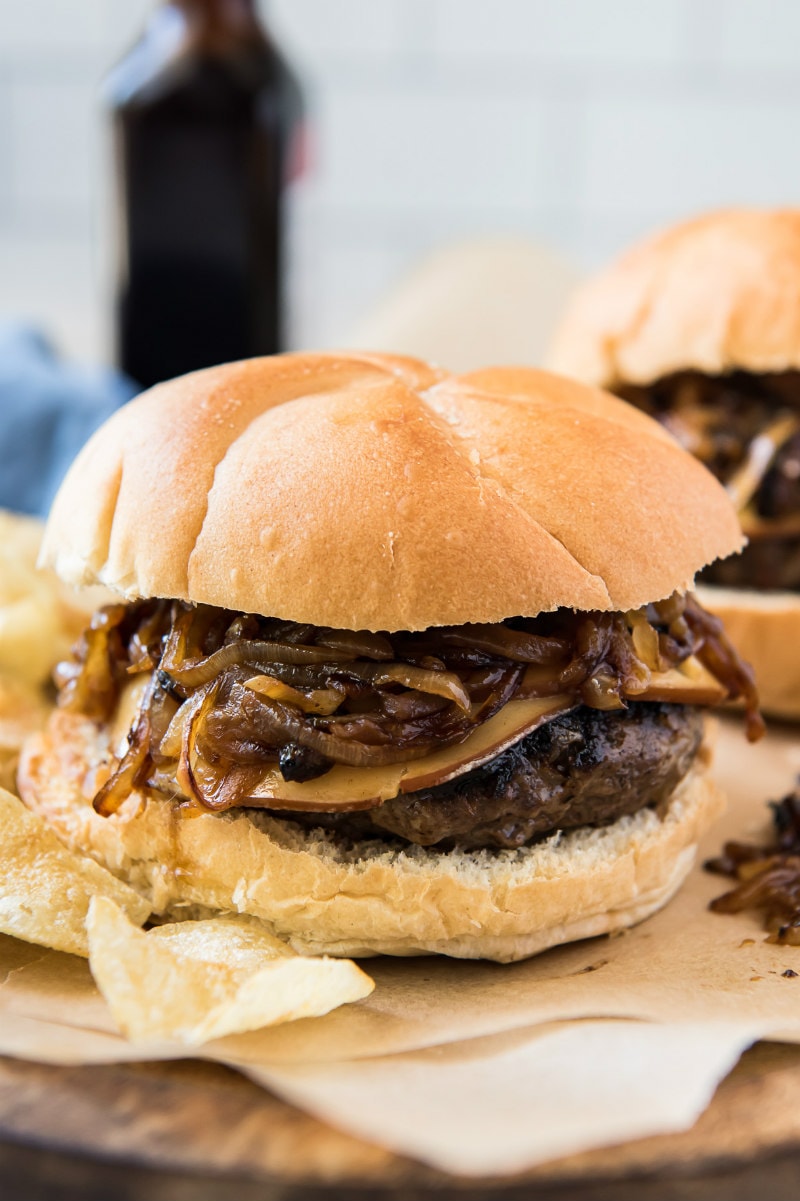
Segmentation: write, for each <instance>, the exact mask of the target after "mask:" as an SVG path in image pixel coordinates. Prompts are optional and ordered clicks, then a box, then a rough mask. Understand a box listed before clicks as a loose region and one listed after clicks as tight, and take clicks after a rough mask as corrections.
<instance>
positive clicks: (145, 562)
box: [43, 354, 742, 630]
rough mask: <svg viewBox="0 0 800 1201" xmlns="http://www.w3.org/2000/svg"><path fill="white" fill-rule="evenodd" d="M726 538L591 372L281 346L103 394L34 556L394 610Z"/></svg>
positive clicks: (240, 606)
mask: <svg viewBox="0 0 800 1201" xmlns="http://www.w3.org/2000/svg"><path fill="white" fill-rule="evenodd" d="M741 545H742V536H741V532H740V529H739V525H738V522H737V520H736V516H735V513H734V509H733V506H732V505H731V503H730V501H729V500H728V498H727V496H726V494H725V492H724V490H723V489H722V487H721V486H720V485H719V484H718V483H717V482H716V481H715V480H714V479H713V478H712V476H711V475H710V474H709V473H708V472H707V471H706V470H705V469H704V468H703V467H701V466H700V464H699V463H698V462H696V460H694V459H693V458H692V457H691V456H690V455H688V454H687V453H685V452H684V451H683V450H681V449H680V448H679V447H678V446H677V445H676V444H675V442H673V440H672V439H671V438H670V437H669V435H668V434H666V433H665V432H664V431H663V430H662V429H661V428H660V426H658V425H657V424H656V423H655V422H653V421H651V420H650V419H649V418H648V417H646V416H644V415H643V414H641V413H639V412H637V411H636V410H635V409H633V408H631V407H630V406H628V405H626V404H624V403H623V402H621V401H619V400H616V399H614V398H613V397H611V396H607V395H605V394H604V393H602V392H597V391H594V390H591V389H588V388H586V387H584V386H582V385H580V384H576V383H574V382H571V381H569V380H566V379H561V378H559V377H557V376H553V375H549V374H546V373H544V372H541V371H533V370H525V369H512V368H507V369H503V368H495V369H490V370H486V371H479V372H473V373H471V374H469V375H462V376H452V375H449V374H447V373H446V372H444V371H440V370H437V369H434V368H432V367H429V366H427V365H426V364H424V363H422V362H418V361H416V360H413V359H401V358H394V357H388V356H380V355H371V354H295V355H284V356H277V357H273V358H263V359H253V360H250V361H245V362H241V363H232V364H228V365H227V366H222V367H215V368H212V369H210V370H206V371H199V372H196V373H194V374H192V375H187V376H184V377H183V378H181V379H177V380H173V381H172V382H170V383H167V384H161V385H160V386H158V387H156V388H153V389H152V390H151V391H149V392H146V393H145V394H144V395H143V396H141V397H139V398H138V399H137V400H135V401H133V402H132V403H131V404H129V405H127V406H126V407H125V408H123V409H121V410H119V411H118V412H117V413H116V414H115V415H114V416H113V417H112V418H111V420H110V421H108V422H107V424H106V425H105V426H104V427H103V428H102V429H101V430H99V431H98V433H97V434H95V436H94V437H93V438H92V439H91V441H90V442H89V443H88V444H87V446H86V447H85V448H84V450H83V451H82V453H81V454H80V455H79V456H78V459H77V460H76V462H75V463H74V465H73V467H72V469H71V470H70V472H69V474H68V476H67V478H66V480H65V482H64V484H63V486H62V488H61V491H60V492H59V494H58V496H57V498H56V501H55V504H54V507H53V511H52V513H51V516H50V520H49V523H48V526H47V531H46V536H45V542H44V550H43V558H44V561H45V562H46V563H49V564H52V565H53V566H55V567H56V569H57V571H58V572H59V573H60V574H61V575H62V576H63V577H64V578H65V579H67V580H69V581H70V582H72V583H75V584H89V583H96V582H102V583H104V584H106V585H108V586H110V587H111V588H113V589H115V590H116V591H118V592H120V593H122V594H123V595H124V596H126V597H128V598H136V597H177V598H180V599H183V600H187V601H192V602H195V603H207V604H211V605H219V606H221V607H224V608H228V609H235V610H242V611H245V612H252V613H262V614H265V615H269V616H274V617H279V618H289V619H292V620H295V621H301V622H312V623H314V624H317V625H331V626H337V627H343V628H348V629H370V630H379V629H383V630H400V629H410V630H414V629H423V628H425V627H427V626H435V625H446V624H461V623H463V622H467V621H476V622H484V621H500V620H503V619H504V618H507V617H512V616H516V615H520V616H534V615H535V614H537V613H540V612H542V611H545V610H552V609H555V608H558V607H560V606H566V607H569V608H574V609H581V610H586V609H605V610H609V609H611V610H619V609H622V610H624V609H629V608H635V607H639V606H641V605H643V604H646V603H647V602H649V601H654V600H659V599H661V598H663V597H665V596H668V595H669V594H670V593H671V592H673V591H674V590H675V589H683V588H685V587H688V586H689V585H690V584H691V581H692V579H693V576H694V575H695V573H696V572H697V571H699V570H700V568H702V567H703V566H705V565H706V564H707V563H709V562H710V561H711V560H713V559H716V558H718V557H720V556H724V555H728V554H731V553H732V552H733V551H736V550H738V549H740V547H741Z"/></svg>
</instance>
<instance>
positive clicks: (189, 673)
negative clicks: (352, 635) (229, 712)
mask: <svg viewBox="0 0 800 1201" xmlns="http://www.w3.org/2000/svg"><path fill="white" fill-rule="evenodd" d="M166 659H167V657H166V656H165V657H164V660H162V662H161V670H162V671H166V672H167V673H168V674H169V675H170V676H171V677H172V679H173V680H175V682H176V683H177V684H180V685H181V686H182V687H184V688H201V687H202V686H203V685H204V684H208V683H209V681H210V680H213V679H214V678H215V677H216V676H218V675H219V674H220V673H221V672H223V671H225V669H226V668H228V667H236V666H239V665H243V666H247V667H261V666H264V665H266V664H268V663H289V664H301V663H336V662H347V660H348V656H347V655H346V654H345V653H344V651H335V650H328V649H326V648H324V647H315V646H292V645H290V644H289V643H280V642H231V643H229V644H228V645H227V646H222V647H220V649H219V650H218V651H214V653H213V654H212V655H208V657H207V658H205V659H190V660H187V661H185V662H184V663H180V664H172V663H170V662H168V661H166Z"/></svg>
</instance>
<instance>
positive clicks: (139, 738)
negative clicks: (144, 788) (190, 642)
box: [92, 679, 155, 817]
mask: <svg viewBox="0 0 800 1201" xmlns="http://www.w3.org/2000/svg"><path fill="white" fill-rule="evenodd" d="M154 690H155V679H152V680H151V681H150V683H149V684H148V686H147V688H146V689H145V692H144V695H143V696H142V702H141V705H140V706H139V712H138V714H137V717H136V724H135V725H134V726H133V728H132V729H131V731H130V733H129V734H128V750H127V751H126V753H125V755H124V757H123V758H122V760H121V761H120V763H119V764H118V765H117V768H116V770H115V771H114V772H113V773H112V775H111V776H109V778H108V780H106V782H105V784H104V785H103V787H102V788H101V789H100V791H99V792H98V793H97V795H96V796H95V798H94V801H93V802H92V803H93V806H94V810H95V813H99V814H100V816H101V817H109V816H110V815H111V814H112V813H116V812H117V810H118V809H119V807H120V805H122V804H123V803H124V802H125V801H126V800H127V798H128V797H129V796H130V794H131V792H132V790H133V789H134V788H135V787H136V785H137V784H139V783H141V782H142V779H143V777H144V775H145V773H146V770H147V766H148V757H149V751H150V730H151V725H150V704H151V702H152V699H153V692H154Z"/></svg>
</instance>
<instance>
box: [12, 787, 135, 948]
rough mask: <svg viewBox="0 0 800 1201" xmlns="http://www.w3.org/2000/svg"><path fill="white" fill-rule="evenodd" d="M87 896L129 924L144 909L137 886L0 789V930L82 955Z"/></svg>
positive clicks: (27, 940) (84, 942)
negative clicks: (69, 843) (78, 850)
mask: <svg viewBox="0 0 800 1201" xmlns="http://www.w3.org/2000/svg"><path fill="white" fill-rule="evenodd" d="M93 898H94V899H95V900H104V901H105V903H106V904H108V905H112V904H113V906H114V909H115V912H117V913H120V914H122V916H123V919H124V921H125V922H127V923H128V924H129V925H130V923H131V921H133V922H137V923H139V924H141V923H142V922H144V921H145V919H146V918H147V917H148V915H149V913H150V904H149V903H148V902H147V901H145V900H143V899H142V897H140V896H139V894H138V893H137V892H134V890H133V889H132V888H129V887H128V885H127V884H123V883H122V881H121V880H118V879H117V878H116V876H112V874H111V872H108V871H106V869H105V868H104V867H101V866H100V864H99V863H95V861H94V860H93V859H89V858H88V857H86V856H83V855H76V854H75V853H74V852H73V851H70V850H68V849H67V848H66V847H65V846H63V844H62V843H60V842H59V841H58V839H57V838H56V836H55V834H54V833H53V831H52V830H51V829H50V828H49V827H48V825H47V823H46V822H45V821H44V820H43V819H42V818H41V817H38V816H37V815H36V814H35V813H31V812H30V811H29V810H28V809H26V808H25V806H24V805H23V803H22V801H20V800H18V798H17V797H15V796H12V795H11V793H9V792H6V791H5V790H4V789H0V933H2V934H10V935H12V936H13V937H14V938H21V939H23V940H24V941H25V942H33V943H37V944H39V945H40V946H43V947H51V948H52V949H53V950H54V951H67V952H70V953H72V954H73V955H83V956H84V957H86V956H88V954H89V944H88V941H87V938H86V925H85V923H86V915H87V913H88V912H89V904H90V902H91V901H92V899H93ZM119 906H121V908H119ZM126 914H127V915H128V916H125V915H126ZM129 919H130V920H129ZM131 929H135V926H131Z"/></svg>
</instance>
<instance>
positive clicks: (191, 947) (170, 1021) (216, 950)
mask: <svg viewBox="0 0 800 1201" xmlns="http://www.w3.org/2000/svg"><path fill="white" fill-rule="evenodd" d="M40 539H41V526H40V524H39V523H38V522H37V521H34V520H32V519H30V518H23V517H16V516H13V515H12V514H9V513H5V512H2V511H0V846H2V855H0V933H2V934H8V935H11V936H12V937H14V938H21V939H23V940H25V941H26V942H31V943H36V944H38V945H41V946H44V947H50V948H52V949H53V950H56V951H63V952H66V953H68V954H73V955H82V956H84V957H88V959H89V965H90V967H91V970H92V974H93V976H94V979H95V982H96V983H97V986H98V988H99V989H100V991H101V992H102V994H103V996H104V997H105V999H106V1001H107V1002H108V1005H109V1007H110V1009H111V1012H112V1014H113V1015H114V1018H115V1020H116V1022H117V1025H118V1026H119V1028H120V1030H121V1031H122V1033H123V1034H125V1035H126V1036H127V1037H128V1038H130V1039H131V1040H133V1041H135V1042H139V1043H151V1044H153V1043H163V1042H164V1041H176V1042H178V1043H181V1044H183V1045H185V1046H190V1047H191V1046H198V1045H199V1044H200V1043H203V1042H206V1041H208V1040H209V1039H213V1038H221V1037H223V1036H224V1035H226V1034H236V1033H243V1032H244V1031H247V1030H256V1029H259V1028H261V1027H263V1026H271V1025H277V1024H278V1023H280V1022H288V1021H292V1020H294V1019H297V1018H303V1017H316V1016H320V1015H322V1014H324V1013H328V1012H329V1011H330V1010H331V1009H335V1008H336V1006H338V1005H343V1004H346V1003H348V1002H351V1001H358V1000H360V999H361V998H362V997H366V996H368V995H369V994H370V993H371V992H372V990H373V988H374V984H373V982H372V980H371V979H370V978H369V976H367V975H366V974H365V973H364V972H362V971H361V969H360V968H359V967H357V966H356V964H354V963H352V962H351V961H350V960H346V959H328V958H306V957H303V956H299V955H297V954H295V952H294V951H292V950H291V948H290V947H288V946H287V945H286V944H285V943H282V942H281V941H280V940H279V939H277V938H276V937H275V936H274V935H273V934H271V933H270V931H269V930H268V929H267V928H266V927H265V926H264V925H263V924H262V923H260V922H258V921H257V920H256V919H254V918H245V917H242V916H239V915H235V914H231V915H227V916H220V917H215V918H211V919H208V920H203V921H185V922H176V923H172V924H170V925H163V926H156V927H155V928H154V929H152V930H147V931H145V930H144V929H142V927H143V926H144V925H145V924H146V922H147V919H148V917H149V916H150V906H149V904H148V903H147V901H145V900H144V899H143V898H142V897H141V896H139V894H138V893H137V892H135V891H134V889H132V888H131V887H130V886H129V885H127V884H125V883H124V882H123V881H122V880H118V879H117V877H116V876H114V875H112V873H111V872H109V871H108V870H107V869H106V868H105V867H101V866H100V864H98V863H96V862H95V861H94V860H93V859H91V858H90V857H89V856H84V855H80V854H76V853H75V852H74V851H70V850H68V849H67V848H66V847H65V846H64V845H63V844H62V843H61V842H59V840H58V838H57V837H56V835H55V834H54V833H53V831H52V830H51V829H50V828H49V826H48V825H47V823H46V822H45V821H44V819H43V818H41V817H39V816H38V815H36V814H33V813H31V812H30V811H29V810H28V809H26V807H25V806H24V805H23V803H22V801H21V800H19V798H18V797H16V796H14V795H12V792H13V789H14V780H15V774H16V765H17V760H18V758H19V751H20V747H21V746H22V743H23V741H24V740H25V738H26V737H27V736H28V735H29V734H31V733H33V732H34V731H36V730H37V729H40V728H41V726H42V725H43V724H44V722H45V720H46V718H47V715H48V712H49V710H50V708H51V707H52V698H51V694H50V691H49V687H48V685H49V678H50V673H51V671H52V669H53V667H54V666H55V664H56V662H57V661H58V660H59V659H60V658H61V657H63V656H64V655H65V654H66V652H67V651H68V650H69V647H70V645H71V643H72V642H73V641H74V640H75V638H76V637H77V635H78V633H79V632H80V630H81V628H82V627H83V625H84V624H85V623H86V618H87V616H88V614H89V613H90V612H92V611H93V609H94V608H96V607H97V605H98V604H102V603H104V602H105V599H106V596H105V593H104V590H102V589H91V590H89V592H87V593H86V594H81V596H78V595H76V594H73V593H71V592H70V590H69V589H67V588H65V587H64V585H62V584H61V583H60V582H59V581H58V580H57V579H56V577H55V576H54V575H52V573H49V572H39V571H37V570H36V556H37V554H38V548H39V542H40ZM101 593H102V595H100V594H101Z"/></svg>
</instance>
